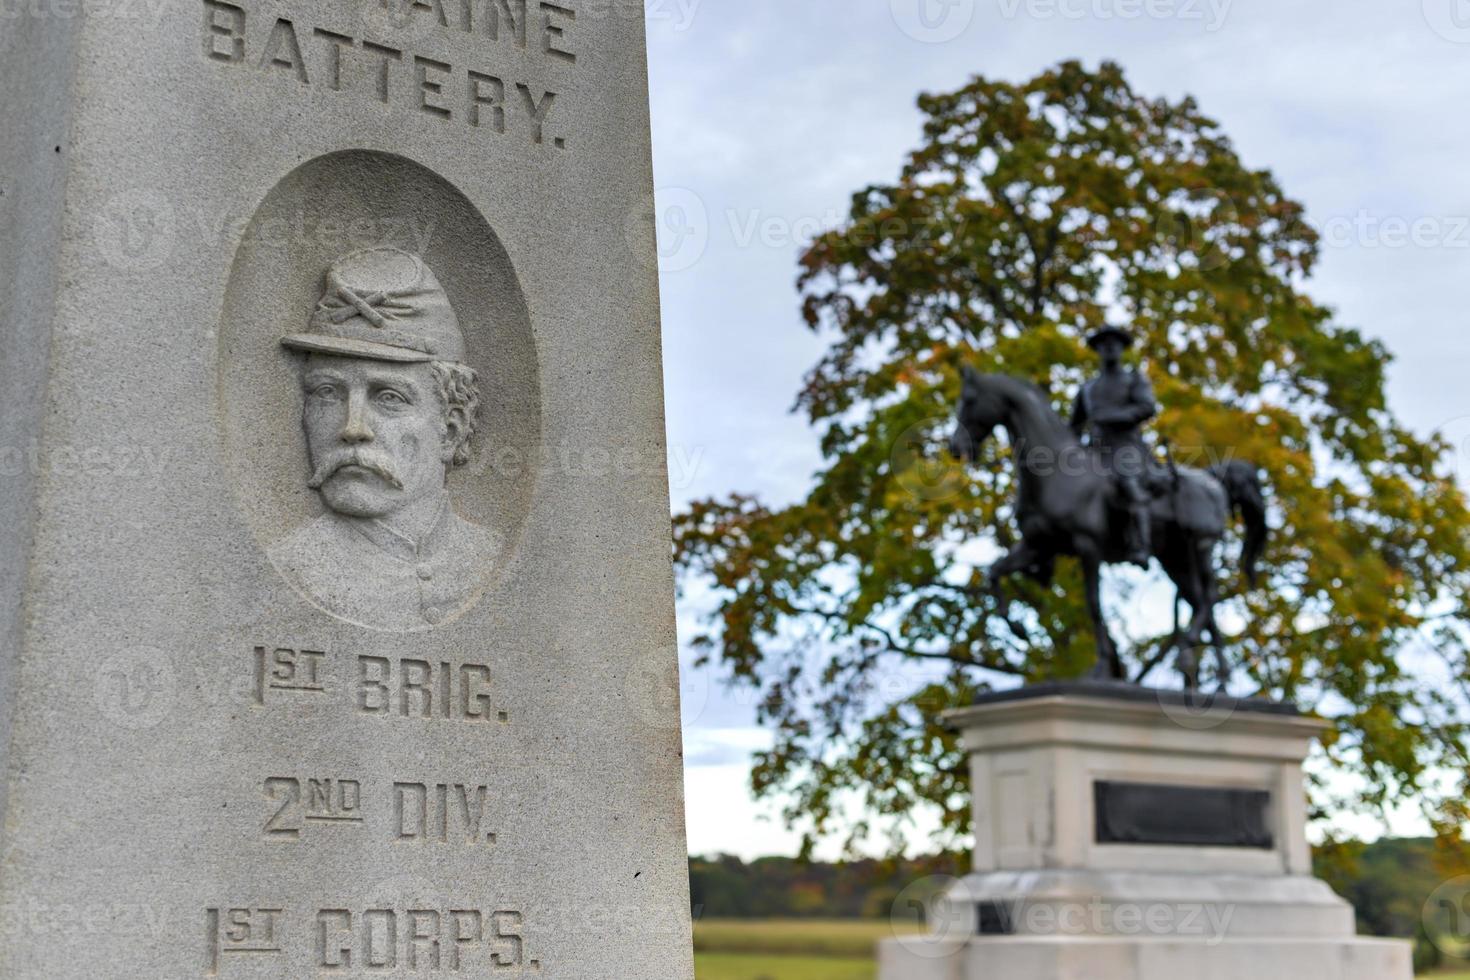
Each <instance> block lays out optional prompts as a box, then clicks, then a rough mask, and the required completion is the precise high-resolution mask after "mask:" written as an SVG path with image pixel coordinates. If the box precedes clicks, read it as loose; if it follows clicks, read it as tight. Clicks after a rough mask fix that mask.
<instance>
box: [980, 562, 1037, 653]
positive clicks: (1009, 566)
mask: <svg viewBox="0 0 1470 980" xmlns="http://www.w3.org/2000/svg"><path fill="white" fill-rule="evenodd" d="M1037 558H1038V554H1037V551H1036V549H1035V548H1032V547H1031V546H1030V545H1029V544H1027V543H1026V541H1025V540H1024V539H1022V541H1021V543H1020V544H1018V545H1016V546H1015V547H1014V548H1012V549H1011V550H1010V551H1009V552H1007V553H1006V555H1005V557H1003V558H1001V559H1000V560H999V561H997V562H996V563H995V564H994V565H991V566H990V568H989V569H988V570H987V571H986V573H985V580H986V582H987V583H988V585H989V592H990V594H991V595H992V596H993V597H994V598H995V607H996V608H995V611H996V613H997V614H998V615H999V616H1000V618H1001V619H1003V620H1005V622H1006V625H1007V626H1009V627H1010V630H1011V633H1012V634H1013V635H1014V636H1015V637H1016V638H1017V639H1019V640H1024V641H1029V640H1030V639H1031V638H1030V637H1029V636H1028V635H1027V634H1026V631H1025V630H1024V629H1022V628H1021V626H1020V625H1019V624H1018V623H1016V622H1015V620H1013V619H1011V598H1010V596H1008V595H1006V591H1005V580H1006V579H1007V578H1009V577H1011V576H1012V575H1015V574H1016V573H1017V572H1022V571H1025V570H1026V569H1028V568H1030V567H1031V566H1032V565H1034V564H1035V563H1036V561H1037Z"/></svg>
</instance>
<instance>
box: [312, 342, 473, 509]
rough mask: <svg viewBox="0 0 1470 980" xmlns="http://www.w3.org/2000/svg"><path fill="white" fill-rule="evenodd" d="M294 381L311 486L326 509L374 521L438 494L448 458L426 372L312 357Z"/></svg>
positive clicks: (405, 366)
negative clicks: (298, 386) (299, 392)
mask: <svg viewBox="0 0 1470 980" xmlns="http://www.w3.org/2000/svg"><path fill="white" fill-rule="evenodd" d="M301 380H302V388H303V391H304V394H305V407H304V410H303V418H302V421H303V425H304V427H305V430H306V443H307V452H308V454H309V455H310V458H311V467H312V477H311V486H312V487H313V488H314V489H317V490H319V491H320V492H321V496H322V501H323V502H324V503H325V504H326V505H327V506H328V507H330V508H331V509H332V510H334V511H336V512H337V513H339V514H346V515H348V516H351V517H363V518H381V517H387V516H389V515H391V514H393V513H394V512H395V511H398V510H401V509H402V508H404V507H406V506H408V505H409V504H411V503H413V502H415V501H417V500H421V499H423V498H424V497H426V496H429V495H431V494H434V493H436V492H438V491H439V490H442V489H443V487H444V479H445V473H446V469H447V465H448V457H449V456H450V455H451V454H452V450H451V449H450V448H449V447H448V446H447V444H446V439H445V435H446V431H445V425H444V412H443V407H442V406H441V405H440V401H439V394H438V384H437V382H436V380H435V378H434V374H433V372H432V370H431V369H430V367H429V366H428V365H427V364H394V363H390V362H386V361H374V360H366V359H362V358H355V357H333V356H327V355H321V354H313V355H311V356H310V357H308V358H307V360H306V363H305V365H304V367H303V370H302V375H301Z"/></svg>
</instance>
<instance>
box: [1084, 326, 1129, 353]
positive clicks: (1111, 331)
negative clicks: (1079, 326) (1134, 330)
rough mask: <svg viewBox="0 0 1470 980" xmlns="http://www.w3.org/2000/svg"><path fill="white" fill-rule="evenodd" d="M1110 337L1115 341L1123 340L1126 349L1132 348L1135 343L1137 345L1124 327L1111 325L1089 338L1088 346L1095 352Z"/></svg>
mask: <svg viewBox="0 0 1470 980" xmlns="http://www.w3.org/2000/svg"><path fill="white" fill-rule="evenodd" d="M1109 337H1112V338H1114V339H1115V340H1121V341H1122V342H1123V346H1124V347H1132V346H1133V345H1134V343H1136V341H1135V340H1134V339H1133V335H1132V334H1131V333H1129V332H1128V331H1126V330H1124V329H1123V328H1122V327H1115V326H1112V325H1111V324H1110V325H1108V326H1106V327H1103V328H1102V329H1101V330H1099V331H1097V332H1096V333H1094V334H1093V335H1092V336H1091V337H1088V338H1087V346H1088V347H1091V348H1092V349H1093V350H1097V348H1098V345H1099V344H1101V343H1102V342H1103V341H1104V340H1107V339H1108V338H1109Z"/></svg>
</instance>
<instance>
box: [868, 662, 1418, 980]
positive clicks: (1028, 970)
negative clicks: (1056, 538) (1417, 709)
mask: <svg viewBox="0 0 1470 980" xmlns="http://www.w3.org/2000/svg"><path fill="white" fill-rule="evenodd" d="M946 721H947V722H948V723H949V724H950V725H952V726H953V727H954V728H956V729H958V730H959V731H960V733H961V742H962V744H963V746H964V748H965V749H966V751H967V752H969V754H970V774H971V781H972V785H973V792H974V808H975V809H974V817H975V834H976V848H975V865H974V871H973V873H971V874H970V875H968V876H967V877H965V878H963V879H961V880H960V881H958V882H957V883H955V885H954V886H953V887H951V888H950V889H949V890H948V891H947V893H946V894H945V895H944V896H942V898H941V899H940V900H939V901H938V902H937V903H936V905H935V907H934V908H933V909H932V910H931V914H930V923H931V926H932V929H933V931H932V933H931V934H929V935H925V936H918V937H902V938H898V939H894V940H890V941H888V942H885V943H884V944H883V949H882V969H881V972H880V977H881V978H882V980H979V978H989V977H1025V978H1027V980H1175V978H1178V977H1190V978H1196V980H1240V978H1250V980H1300V978H1301V977H1318V978H1321V980H1410V978H1411V977H1412V976H1413V969H1412V964H1411V960H1412V955H1411V949H1410V944H1409V943H1407V942H1400V941H1396V940H1383V939H1366V938H1360V937H1358V936H1357V935H1356V934H1355V921H1354V920H1355V917H1354V913H1353V909H1352V907H1351V906H1350V905H1348V903H1347V902H1345V901H1343V900H1342V899H1341V898H1339V897H1338V896H1337V895H1335V894H1334V893H1333V892H1332V890H1331V889H1330V888H1328V887H1327V885H1326V884H1325V883H1323V882H1322V881H1319V880H1317V879H1316V878H1313V877H1312V861H1311V849H1310V848H1309V847H1308V844H1307V836H1306V819H1307V818H1306V791H1305V789H1304V787H1303V783H1302V761H1303V759H1305V757H1306V755H1307V750H1308V748H1309V746H1310V743H1311V741H1312V739H1313V738H1314V737H1315V736H1316V735H1318V734H1319V733H1320V732H1321V731H1322V730H1323V729H1324V728H1325V727H1326V725H1325V723H1323V722H1321V721H1319V720H1317V719H1314V718H1309V717H1305V716H1303V715H1301V714H1300V713H1298V712H1297V711H1296V710H1295V709H1294V708H1290V707H1286V706H1283V705H1280V704H1276V703H1273V702H1268V701H1254V700H1236V699H1232V698H1229V697H1226V696H1224V695H1217V696H1206V695H1201V694H1186V693H1182V692H1172V693H1171V692H1165V691H1149V690H1146V689H1143V688H1139V687H1134V686H1131V685H1125V684H1109V683H1096V682H1093V683H1082V684H1052V685H1037V686H1033V687H1029V688H1022V689H1020V690H1017V691H1011V692H1007V693H1002V694H994V695H986V696H984V697H982V698H981V699H980V700H979V701H978V702H977V703H976V704H975V705H973V706H972V707H968V708H961V709H958V710H955V711H952V712H949V713H948V714H947V715H946Z"/></svg>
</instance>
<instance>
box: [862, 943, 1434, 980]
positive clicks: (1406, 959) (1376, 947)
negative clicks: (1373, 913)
mask: <svg viewBox="0 0 1470 980" xmlns="http://www.w3.org/2000/svg"><path fill="white" fill-rule="evenodd" d="M880 963H881V966H880V970H879V976H880V977H881V978H883V980H1398V978H1403V980H1408V978H1409V977H1411V976H1413V972H1414V971H1413V966H1412V950H1411V947H1410V944H1409V943H1407V942H1400V941H1398V940H1388V939H1360V938H1343V939H1267V938H1259V937H1253V938H1250V939H1226V940H1224V941H1222V942H1218V943H1211V942H1209V941H1190V940H1181V939H1118V938H1097V937H1092V938H1082V939H1068V938H1060V937H1048V938H1038V937H1031V936H1026V937H1019V936H1018V937H1009V936H999V937H994V938H991V937H975V938H972V939H970V940H969V941H967V942H945V941H943V940H934V939H931V938H929V937H917V938H913V939H892V940H888V941H887V942H885V943H883V944H882V946H881V950H880Z"/></svg>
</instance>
